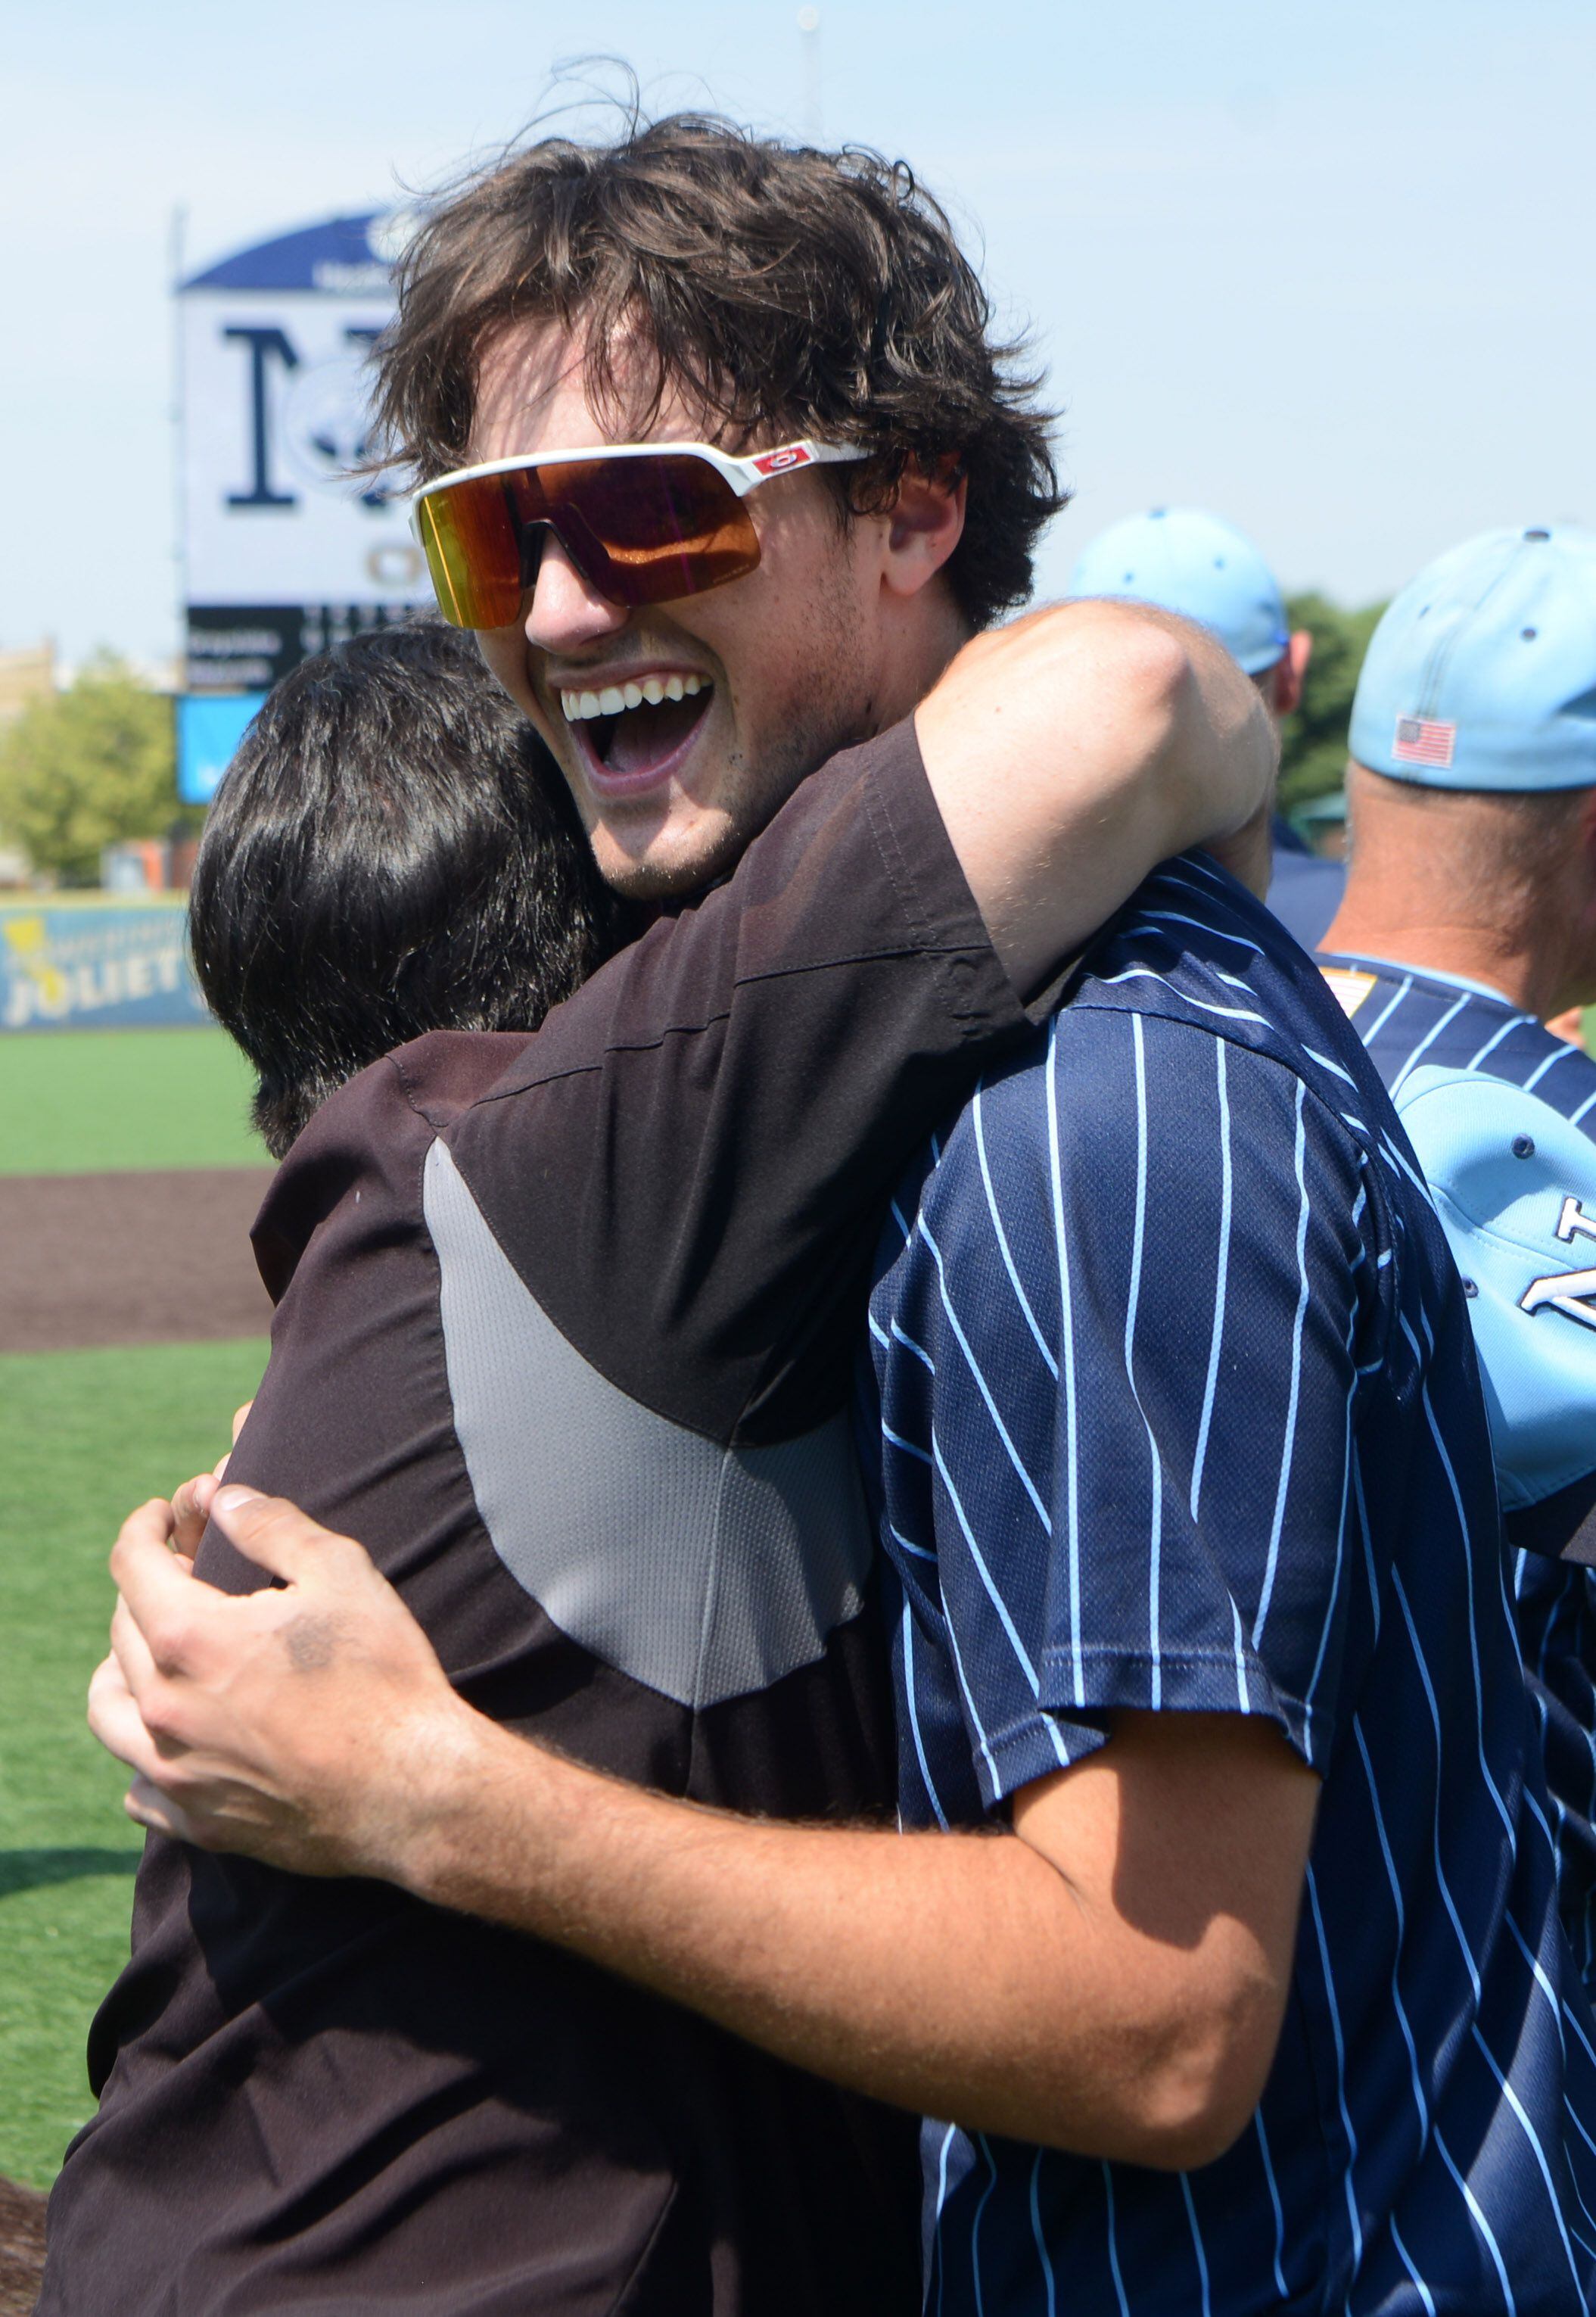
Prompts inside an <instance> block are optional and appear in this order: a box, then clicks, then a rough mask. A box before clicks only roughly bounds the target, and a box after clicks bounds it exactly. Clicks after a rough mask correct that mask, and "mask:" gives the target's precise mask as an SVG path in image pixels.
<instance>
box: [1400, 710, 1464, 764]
mask: <svg viewBox="0 0 1596 2317" xmlns="http://www.w3.org/2000/svg"><path fill="white" fill-rule="evenodd" d="M1457 738H1458V727H1457V726H1456V725H1455V724H1431V723H1429V722H1427V721H1426V720H1425V719H1424V718H1423V717H1422V716H1399V717H1398V718H1397V720H1396V738H1395V740H1394V741H1393V742H1392V744H1391V754H1392V755H1393V756H1395V759H1396V761H1397V763H1398V764H1399V765H1438V766H1439V767H1440V769H1441V770H1442V771H1443V772H1444V771H1445V770H1446V769H1447V767H1448V766H1449V765H1450V764H1451V761H1452V749H1453V747H1454V746H1455V744H1456V742H1457Z"/></svg>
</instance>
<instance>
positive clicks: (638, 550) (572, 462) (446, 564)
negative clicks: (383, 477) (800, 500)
mask: <svg viewBox="0 0 1596 2317" xmlns="http://www.w3.org/2000/svg"><path fill="white" fill-rule="evenodd" d="M869 455H870V454H869V452H868V451H863V450H858V449H856V448H854V447H853V446H852V445H851V444H842V443H810V442H803V443H781V444H780V446H779V447H778V448H777V449H776V450H773V451H756V452H753V455H752V456H751V457H749V458H746V459H734V458H732V457H731V456H729V454H728V453H727V452H725V451H717V450H715V449H714V448H713V447H712V446H711V445H710V444H709V443H615V444H604V445H602V446H596V447H595V448H593V449H592V450H588V451H540V452H536V453H535V454H533V455H531V456H529V457H527V458H523V459H495V460H494V461H491V462H490V463H489V464H488V465H486V466H481V467H462V468H460V469H459V470H457V471H456V472H455V473H454V474H452V475H441V476H440V477H439V479H438V480H437V481H436V482H435V483H425V484H424V485H423V486H422V488H421V489H420V490H418V491H417V492H416V493H415V497H414V498H413V499H412V501H411V503H410V520H411V523H412V524H413V526H414V528H415V535H416V538H417V539H418V540H419V541H420V542H421V546H422V549H423V550H424V553H425V556H426V559H427V568H428V570H429V571H430V572H431V573H432V586H433V588H434V590H435V591H436V594H437V597H438V608H439V610H440V611H441V613H442V614H443V617H444V618H445V619H446V620H447V621H449V622H450V625H451V626H453V627H457V628H507V627H510V626H512V625H513V624H514V622H516V621H518V620H519V619H520V618H521V616H522V604H524V602H525V600H526V595H527V592H528V590H529V589H530V588H531V586H532V585H533V583H534V581H535V580H536V578H537V576H538V564H539V558H540V556H541V554H542V547H543V540H544V537H545V535H546V534H547V533H548V532H553V534H554V536H555V537H556V539H557V540H558V541H559V543H560V545H561V546H562V547H563V548H564V549H565V550H566V554H567V555H568V556H569V557H570V559H571V560H572V562H573V563H574V564H575V567H576V568H577V570H578V571H580V572H581V574H582V576H583V577H584V579H585V580H586V581H587V583H588V586H590V587H592V588H593V589H594V590H596V592H597V593H598V594H599V595H602V596H604V597H605V598H606V600H607V601H608V602H610V603H611V604H626V605H628V606H629V607H635V606H637V605H638V604H664V603H669V602H670V601H671V600H672V599H673V597H675V596H678V595H702V594H703V593H704V592H705V590H706V589H707V588H709V587H720V586H725V584H726V582H727V580H728V579H740V578H741V577H743V575H744V573H745V572H746V571H752V570H753V568H754V566H755V564H757V562H758V561H759V534H758V532H756V531H755V530H754V528H753V523H752V522H751V520H750V518H749V514H748V510H747V508H746V507H745V505H744V504H743V502H744V500H745V498H746V497H748V494H749V492H750V491H753V490H756V489H757V488H759V486H760V484H761V483H768V482H770V481H771V480H773V479H774V478H775V477H776V476H778V475H790V474H795V473H797V472H798V470H799V469H800V468H803V467H816V466H826V465H831V464H834V463H836V462H838V461H847V460H857V459H868V458H869Z"/></svg>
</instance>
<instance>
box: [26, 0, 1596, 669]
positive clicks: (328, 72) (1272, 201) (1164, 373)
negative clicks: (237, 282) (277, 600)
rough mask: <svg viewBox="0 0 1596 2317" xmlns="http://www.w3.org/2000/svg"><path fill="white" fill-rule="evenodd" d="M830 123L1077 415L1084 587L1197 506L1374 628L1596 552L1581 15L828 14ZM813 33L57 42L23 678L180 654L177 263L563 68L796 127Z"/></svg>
mask: <svg viewBox="0 0 1596 2317" xmlns="http://www.w3.org/2000/svg"><path fill="white" fill-rule="evenodd" d="M820 13H821V30H820V34H819V47H820V61H821V70H820V86H819V99H820V104H821V114H822V125H823V130H824V134H825V138H826V139H828V140H829V141H843V140H854V141H859V142H863V143H869V144H871V145H874V146H877V147H880V148H887V149H888V150H890V151H891V152H893V153H895V154H898V153H901V154H903V155H905V156H906V157H908V158H909V159H910V160H911V161H912V162H913V163H914V166H915V168H916V169H917V171H918V172H919V174H921V175H922V176H923V178H924V179H925V180H926V181H927V182H928V183H930V184H931V185H932V188H933V189H934V190H935V191H937V192H939V193H941V195H942V196H944V198H946V199H948V200H949V201H950V204H951V206H952V207H953V208H954V210H955V212H956V214H957V215H958V217H959V218H960V219H961V221H962V222H963V223H964V225H965V227H966V228H967V232H968V234H969V236H970V237H971V239H972V240H973V241H974V242H975V244H976V246H977V247H981V248H984V250H985V265H986V272H987V275H988V279H989V281H990V282H992V284H993V286H994V290H995V291H996V292H997V295H998V297H999V300H1000V301H1001V304H1002V306H1003V310H1004V311H1005V313H1006V314H1008V315H1010V316H1011V317H1016V318H1025V319H1027V320H1029V322H1030V326H1031V327H1032V330H1033V332H1034V335H1035V338H1036V342H1037V345H1038V348H1039V353H1040V355H1041V357H1042V359H1043V360H1044V362H1046V365H1047V368H1048V373H1049V380H1050V389H1051V393H1052V395H1053V398H1054V400H1055V403H1056V405H1057V407H1060V408H1061V409H1062V411H1063V413H1064V418H1063V425H1062V440H1063V445H1064V452H1065V466H1066V470H1067V471H1068V473H1069V475H1070V478H1071V479H1072V481H1073V483H1074V488H1075V490H1076V494H1077V497H1076V500H1075V504H1074V506H1072V507H1071V508H1070V509H1069V511H1068V512H1067V513H1066V514H1065V515H1064V516H1063V517H1062V518H1061V520H1060V522H1059V523H1058V524H1057V526H1056V527H1055V532H1054V536H1053V537H1052V539H1051V540H1050V541H1049V542H1048V546H1047V548H1046V550H1045V552H1044V559H1043V569H1042V579H1043V587H1044V590H1045V589H1046V588H1047V587H1048V586H1049V585H1050V586H1054V587H1057V586H1059V585H1060V584H1062V581H1063V579H1064V578H1065V576H1066V574H1067V572H1068V569H1069V566H1070V563H1071V561H1072V560H1073V557H1074V552H1075V550H1076V549H1077V548H1078V547H1079V545H1080V544H1081V543H1083V541H1085V539H1086V538H1088V537H1089V536H1090V535H1091V533H1092V531H1094V530H1095V529H1097V528H1098V527H1099V526H1100V525H1101V524H1102V523H1106V522H1109V521H1110V520H1112V519H1113V518H1114V517H1116V516H1118V515H1119V514H1124V513H1126V512H1128V510H1130V509H1132V508H1134V507H1137V506H1138V505H1150V504H1155V503H1158V502H1164V501H1168V502H1174V501H1181V500H1184V501H1190V502H1196V503H1198V504H1201V505H1208V506H1211V507H1213V508H1215V509H1216V510H1217V511H1218V512H1220V513H1223V514H1227V515H1228V516H1229V517H1230V518H1231V519H1232V520H1234V521H1235V522H1237V523H1240V524H1242V526H1243V527H1244V529H1246V530H1248V531H1250V532H1252V533H1253V536H1254V538H1256V540H1257V541H1258V542H1259V544H1260V546H1261V547H1262V549H1263V550H1264V551H1265V553H1266V554H1268V555H1269V556H1270V557H1271V559H1272V560H1273V561H1274V563H1275V565H1276V567H1277V568H1278V569H1279V572H1280V574H1281V577H1282V578H1283V579H1284V580H1285V581H1286V583H1287V584H1288V586H1310V585H1313V586H1324V587H1325V588H1327V589H1328V590H1329V591H1330V592H1331V593H1332V594H1333V595H1338V596H1340V597H1341V598H1342V600H1344V601H1347V602H1360V601H1365V600H1368V599H1369V598H1370V597H1372V596H1374V595H1380V594H1384V593H1386V592H1388V591H1389V590H1390V589H1391V588H1393V587H1394V586H1396V585H1398V584H1399V583H1400V582H1401V581H1402V580H1403V579H1404V577H1406V576H1407V575H1408V574H1409V573H1410V572H1411V571H1412V570H1413V568H1416V566H1417V565H1418V564H1419V563H1421V562H1422V561H1423V560H1424V559H1427V558H1428V557H1429V556H1431V555H1432V554H1434V553H1435V552H1437V551H1438V550H1440V548H1442V547H1444V546H1447V545H1449V543H1451V542H1452V541H1455V540H1457V539H1459V538H1462V537H1464V536H1466V535H1467V533H1469V532H1472V531H1475V530H1477V529H1480V528H1483V527H1484V526H1485V524H1487V523H1497V522H1515V521H1534V520H1545V519H1547V518H1557V517H1563V518H1567V517H1576V518H1583V519H1584V520H1586V521H1589V522H1592V523H1596V462H1593V457H1592V442H1591V405H1592V395H1591V381H1592V375H1593V374H1596V268H1593V267H1592V260H1591V234H1592V216H1593V215H1596V201H1593V195H1596V139H1593V138H1592V130H1591V121H1592V118H1593V117H1596V9H1592V7H1591V5H1590V4H1589V0H1337V4H1335V5H1330V4H1325V0H1277V4H1276V5H1274V6H1272V7H1269V6H1264V5H1262V4H1256V0H1208V5H1207V6H1206V7H1200V8H1199V7H1194V6H1191V5H1190V0H1185V4H1181V0H1096V4H1092V5H1083V4H1077V0H1053V4H1050V5H1044V4H1035V0H1012V4H1009V5H1007V6H997V5H993V4H990V0H989V4H986V5H980V4H975V0H960V4H954V0H821V9H820ZM797 19H798V9H797V5H796V0H591V4H589V5H587V6H585V7H584V8H581V9H573V8H570V7H554V6H548V5H543V4H539V0H384V4H383V5H382V6H381V7H380V8H379V7H376V6H373V5H362V6H360V7H350V6H338V5H336V4H331V0H319V4H314V5H313V4H310V0H273V4H272V7H271V8H270V9H265V10H260V11H255V10H246V9H240V8H234V7H230V6H218V5H215V4H203V5H202V4H198V0H152V4H151V5H150V6H148V7H146V8H143V9H138V10H134V9H129V8H128V7H127V6H126V5H125V4H123V0H117V4H115V5H111V4H105V0H55V4H54V5H53V6H51V7H50V8H49V9H44V8H35V9H31V10H29V11H27V12H26V13H23V12H21V11H15V12H13V15H12V18H11V20H10V22H9V25H8V31H7V36H6V47H5V65H4V83H5V87H6V103H5V120H6V136H5V139H4V148H3V149H0V214H3V215H4V233H3V234H0V300H3V301H4V314H5V318H6V324H7V327H6V339H7V348H8V357H9V358H8V360H7V361H6V362H5V363H4V366H3V367H0V423H3V426H4V442H5V443H6V445H7V449H8V454H9V455H8V470H9V471H8V475H7V482H6V489H5V505H6V514H7V520H6V523H5V532H4V535H5V539H6V541H7V545H8V549H9V551H8V552H7V553H6V554H5V555H4V558H0V645H13V644H21V643H27V642H30V641H31V640H34V639H35V638H37V637H39V636H40V635H42V634H52V635H54V636H55V637H56V638H57V640H58V642H59V644H60V645H61V647H62V649H63V650H64V651H65V652H66V653H67V655H68V657H71V658H76V657H78V656H79V655H81V654H82V653H84V652H85V651H86V650H87V649H90V648H91V647H92V646H93V645H94V644H96V643H98V642H106V643H109V644H111V645H112V646H115V647H117V648H120V649H125V650H129V651H131V652H134V653H137V654H142V655H155V654H160V653H163V652H166V651H169V650H170V649H172V647H173V644H174V639H175V616H174V603H175V594H176V581H175V574H174V494H173V485H172V445H171V425H170V417H169V410H170V403H171V353H170V348H171V317H170V311H169V308H168V304H167V300H166V283H167V278H168V248H169V235H170V221H171V216H172V211H173V210H174V206H175V205H177V204H179V203H182V204H183V205H184V206H185V207H186V210H187V213H188V224H187V240H188V252H189V257H190V262H191V264H198V263H201V262H202V261H204V260H205V259H207V258H210V257H213V256H217V255H223V254H225V253H226V252H227V250H229V249H231V248H234V247H236V246H241V245H243V244H245V243H247V242H250V241H253V240H257V239H262V238H264V237H267V236H268V235H270V234H272V232H275V231H278V230H281V229H284V228H290V227H292V226H294V225H298V224H301V223H308V222H310V221H312V220H314V219H317V218H318V217H321V216H325V215H330V214H332V213H334V211H337V210H358V209H361V208H363V207H366V206H369V205H378V204H381V203H383V202H385V201H388V199H390V198H391V197H392V196H393V194H394V192H395V190H396V187H397V186H398V185H400V184H403V183H410V184H420V185H425V184H427V183H431V182H433V181H435V180H436V178H437V177H438V176H439V175H440V174H441V173H444V172H446V171H449V170H450V169H451V168H453V167H454V166H456V165H458V164H459V163H460V162H461V161H462V160H464V159H466V158H467V157H469V156H471V155H472V154H474V153H475V154H481V153H485V152H486V151H488V150H489V149H491V148H493V147H494V146H495V144H498V143H501V142H503V141H504V139H507V138H509V137H511V136H513V134H514V133H515V131H516V130H518V128H519V127H520V126H521V125H522V123H523V122H524V121H526V120H527V119H528V118H529V117H530V116H531V114H532V113H533V112H535V111H536V110H537V109H538V107H539V103H540V102H541V101H542V100H543V99H544V97H545V95H546V94H547V90H548V81H549V76H550V72H551V69H552V68H553V67H555V66H556V65H557V64H558V63H559V62H560V60H562V59H567V58H573V57H575V56H580V55H583V54H593V53H596V52H608V53H610V54H612V55H617V56H620V57H623V58H627V59H629V61H630V63H631V64H632V65H633V66H634V67H636V69H637V71H638V75H639V76H640V78H641V80H642V83H643V86H644V91H645V95H646V98H647V99H648V101H649V102H650V103H652V104H653V106H654V107H655V109H664V108H667V107H668V106H669V105H671V104H673V103H693V104H702V103H706V102H709V103H716V104H718V105H719V106H720V107H721V108H723V109H725V110H726V111H728V112H732V113H734V114H736V115H737V116H738V117H739V118H741V119H744V120H748V121H754V122H756V123H758V124H760V125H761V126H762V127H766V128H770V129H773V130H793V131H798V130H802V129H803V128H804V126H805V113H806V103H807V95H806V87H805V72H804V65H803V60H802V50H803V42H802V40H801V37H800V34H799V31H798V22H797Z"/></svg>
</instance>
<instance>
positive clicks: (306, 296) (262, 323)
mask: <svg viewBox="0 0 1596 2317" xmlns="http://www.w3.org/2000/svg"><path fill="white" fill-rule="evenodd" d="M402 223H403V221H402V219H394V218H391V217H383V216H380V215H379V216H377V217H357V218H337V219H331V220H329V221H328V222H327V223H326V224H325V225H322V226H314V227H310V228H305V229H303V230H301V231H299V232H298V233H292V234H288V235H284V236H282V237H281V238H279V239H277V240H275V241H269V242H264V243H262V244H260V245H258V246H256V247H254V248H252V249H248V250H244V251H242V252H240V253H239V254H238V255H236V256H235V257H232V258H228V259H226V260H224V261H223V262H222V263H221V264H218V265H214V266H212V267H210V269H209V270H208V271H207V272H205V273H201V274H199V275H197V276H196V277H195V278H194V279H193V280H192V281H191V282H186V283H185V284H184V285H183V289H182V291H181V292H180V309H181V357H182V402H183V532H184V536H183V553H184V563H185V571H186V590H185V592H186V595H187V599H188V604H189V661H190V677H189V683H190V687H191V688H197V689H199V690H201V691H205V690H210V689H213V688H218V689H223V690H245V689H251V688H255V687H260V686H263V685H265V684H269V683H271V682H272V681H273V680H274V679H275V678H276V677H277V676H278V675H281V674H283V673H284V672H285V670H286V668H287V667H288V666H291V665H292V664H293V662H294V660H295V659H297V658H299V657H300V656H301V655H302V653H303V652H305V651H310V650H316V649H321V648H322V647H323V646H324V645H325V643H326V642H328V641H330V640H336V639H337V637H338V635H340V634H342V633H345V632H348V631H350V630H351V629H352V628H358V627H361V626H369V625H373V624H377V623H379V622H381V621H383V620H385V619H393V618H397V617H402V616H403V614H404V613H406V611H407V610H409V609H412V608H414V607H415V606H418V605H428V604H431V603H432V589H431V586H430V585H429V583H428V580H427V576H426V568H425V565H424V562H423V559H422V555H421V550H420V549H419V548H418V547H417V546H416V544H415V540H414V539H413V537H412V536H411V532H410V529H409V526H408V524H407V523H406V520H405V514H404V506H403V502H402V501H401V500H399V499H397V498H395V497H390V496H389V494H388V492H387V491H386V490H385V489H384V488H383V487H382V484H381V482H380V480H379V479H378V478H377V477H375V476H373V475H371V474H370V473H363V472H361V469H362V466H363V464H364V462H365V461H366V459H367V457H368V454H369V446H368V435H369V430H370V417H369V412H370V391H371V378H370V352H371V347H372V344H373V343H374V341H375V340H376V338H377V337H378V336H379V334H380V332H381V331H382V329H383V328H384V327H385V326H386V324H387V323H388V319H389V318H390V316H391V314H392V312H393V295H392V291H391V290H390V288H389V286H388V265H389V263H390V262H391V259H392V256H393V255H394V252H395V246H396V242H397V238H399V237H400V232H401V231H402Z"/></svg>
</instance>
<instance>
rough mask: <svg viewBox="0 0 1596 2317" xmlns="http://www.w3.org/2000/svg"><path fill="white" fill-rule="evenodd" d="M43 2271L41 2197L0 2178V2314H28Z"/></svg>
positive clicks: (10, 2316) (9, 2316)
mask: <svg viewBox="0 0 1596 2317" xmlns="http://www.w3.org/2000/svg"><path fill="white" fill-rule="evenodd" d="M43 2272H44V2198H43V2197H42V2196H40V2194H39V2192H38V2190H37V2189H35V2188H21V2187H18V2186H17V2184H16V2182H15V2181H14V2180H6V2179H0V2317H30V2313H31V2310H32V2307H33V2304H34V2303H35V2302H36V2301H37V2300H38V2298H39V2280H40V2277H41V2276H42V2275H43Z"/></svg>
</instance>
